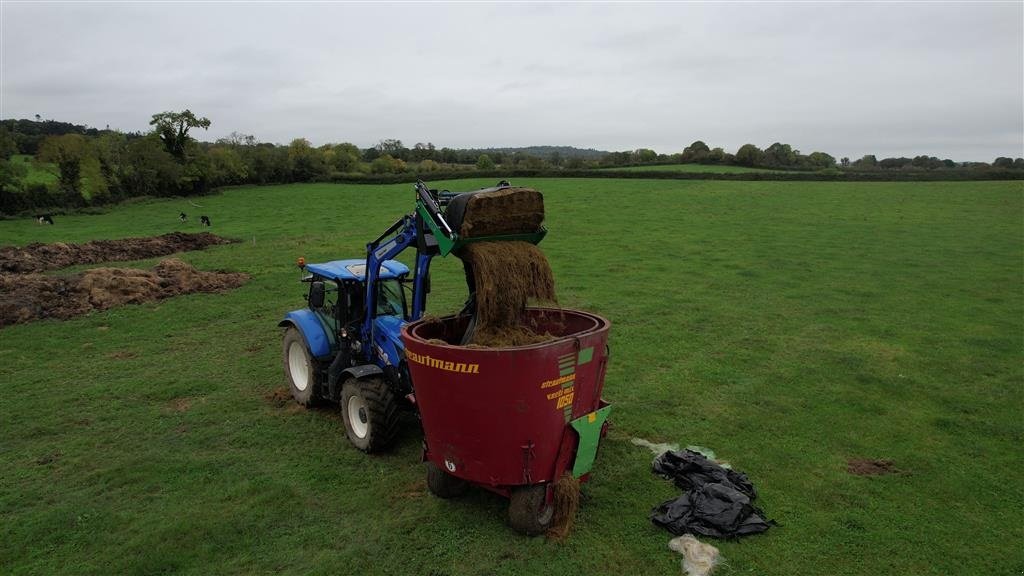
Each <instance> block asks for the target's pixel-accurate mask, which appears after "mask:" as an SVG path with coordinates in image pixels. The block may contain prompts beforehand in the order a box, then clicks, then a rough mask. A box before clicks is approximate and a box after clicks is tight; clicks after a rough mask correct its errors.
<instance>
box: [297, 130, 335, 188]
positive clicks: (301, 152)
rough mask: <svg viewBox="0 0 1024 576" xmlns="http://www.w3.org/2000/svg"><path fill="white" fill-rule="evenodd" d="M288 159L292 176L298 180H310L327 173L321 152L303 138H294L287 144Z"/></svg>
mask: <svg viewBox="0 0 1024 576" xmlns="http://www.w3.org/2000/svg"><path fill="white" fill-rule="evenodd" d="M288 159H289V161H290V162H291V166H292V177H293V178H294V179H295V180H297V181H299V182H312V181H314V180H316V179H317V178H319V177H321V176H323V175H324V174H326V173H327V167H326V166H325V165H324V159H323V153H322V152H321V151H320V150H318V149H316V148H313V146H312V145H311V144H310V143H309V140H306V139H305V138H296V139H295V140H292V141H291V143H290V144H288Z"/></svg>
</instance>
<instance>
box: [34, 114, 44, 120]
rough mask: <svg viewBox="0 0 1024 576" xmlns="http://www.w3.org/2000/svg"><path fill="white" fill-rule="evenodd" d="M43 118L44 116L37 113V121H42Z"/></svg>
mask: <svg viewBox="0 0 1024 576" xmlns="http://www.w3.org/2000/svg"><path fill="white" fill-rule="evenodd" d="M42 119H43V117H42V116H40V115H39V114H36V122H39V121H41V120H42Z"/></svg>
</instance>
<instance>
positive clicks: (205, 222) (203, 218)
mask: <svg viewBox="0 0 1024 576" xmlns="http://www.w3.org/2000/svg"><path fill="white" fill-rule="evenodd" d="M199 223H200V224H201V225H203V226H209V225H210V217H209V216H200V217H199Z"/></svg>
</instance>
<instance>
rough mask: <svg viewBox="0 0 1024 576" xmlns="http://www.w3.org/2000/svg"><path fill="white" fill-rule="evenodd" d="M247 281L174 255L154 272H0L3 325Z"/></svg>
mask: <svg viewBox="0 0 1024 576" xmlns="http://www.w3.org/2000/svg"><path fill="white" fill-rule="evenodd" d="M248 279H249V275H248V274H242V273H237V272H203V271H200V270H196V269H195V268H193V267H192V266H190V265H189V264H186V263H185V262H182V261H181V260H178V259H175V258H168V259H166V260H162V261H160V263H159V264H157V265H156V267H154V268H153V270H151V271H150V270H137V269H131V268H93V269H91V270H86V271H85V272H82V273H80V274H75V275H73V276H66V277H62V276H47V275H45V274H3V273H0V327H3V326H8V325H11V324H20V323H23V322H31V321H33V320H41V319H44V318H57V319H61V320H65V319H67V318H73V317H75V316H80V315H82V314H87V313H89V312H92V311H94V310H107V309H109V308H113V307H115V306H121V305H123V304H141V303H143V302H150V301H153V300H161V299H163V298H170V297H172V296H178V295H180V294H190V293H193V292H221V291H224V290H228V289H231V288H237V287H239V286H241V285H242V284H244V283H245V282H246V281H247V280H248Z"/></svg>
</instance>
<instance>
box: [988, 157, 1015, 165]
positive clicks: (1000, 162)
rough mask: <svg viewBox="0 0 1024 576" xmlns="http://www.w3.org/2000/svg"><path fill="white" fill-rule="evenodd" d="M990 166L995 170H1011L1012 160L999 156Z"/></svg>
mask: <svg viewBox="0 0 1024 576" xmlns="http://www.w3.org/2000/svg"><path fill="white" fill-rule="evenodd" d="M992 166H994V167H996V168H1013V158H1007V157H1006V156H1000V157H999V158H996V159H995V161H994V162H992Z"/></svg>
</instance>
